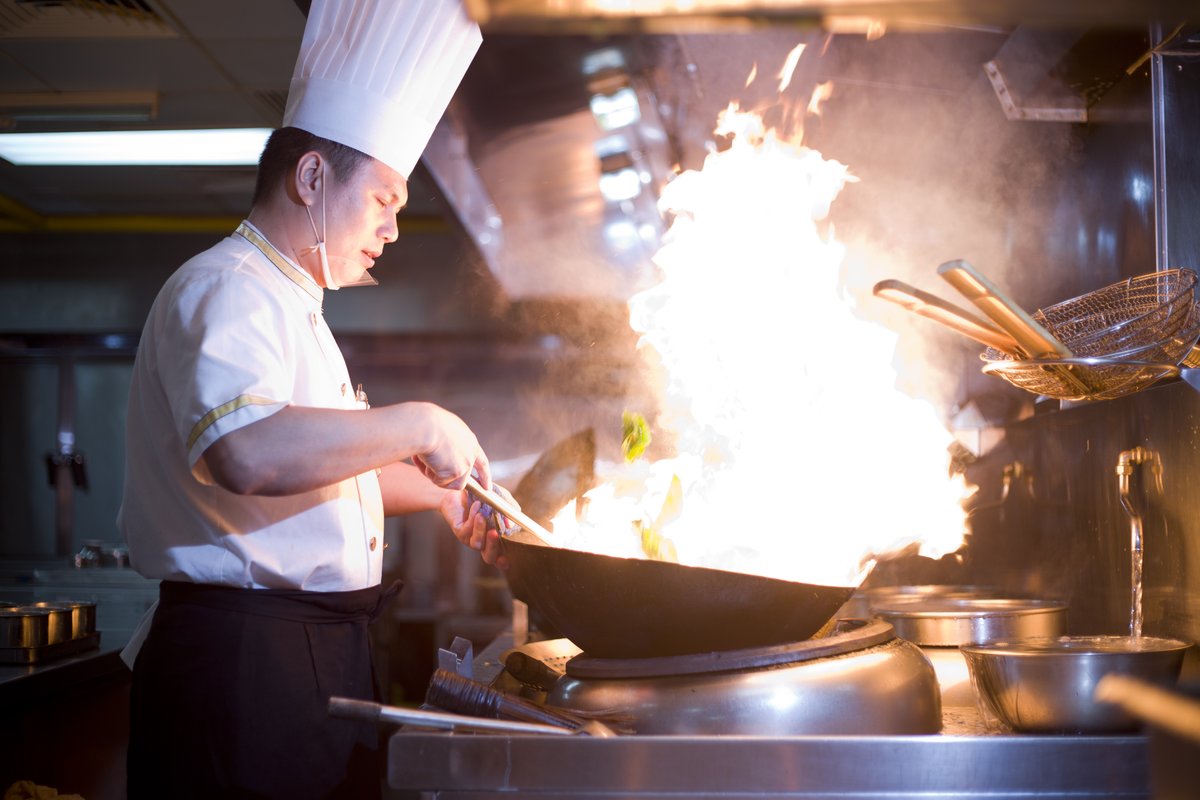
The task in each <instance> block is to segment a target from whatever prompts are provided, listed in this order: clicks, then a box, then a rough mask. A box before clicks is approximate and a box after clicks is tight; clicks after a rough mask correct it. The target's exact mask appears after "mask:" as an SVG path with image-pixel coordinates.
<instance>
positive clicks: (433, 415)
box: [412, 403, 492, 489]
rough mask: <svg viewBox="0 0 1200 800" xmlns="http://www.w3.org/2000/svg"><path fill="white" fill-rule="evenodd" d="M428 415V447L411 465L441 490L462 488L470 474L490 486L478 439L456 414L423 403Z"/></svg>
mask: <svg viewBox="0 0 1200 800" xmlns="http://www.w3.org/2000/svg"><path fill="white" fill-rule="evenodd" d="M421 406H422V410H423V411H424V412H425V414H426V415H427V422H426V424H427V430H428V435H427V437H426V438H427V441H428V442H429V444H427V445H426V446H425V447H424V448H423V449H422V451H421V452H420V453H418V454H415V455H413V457H412V460H413V464H415V465H416V467H417V469H419V470H421V472H422V473H424V475H425V477H426V478H428V479H429V480H431V481H433V482H434V483H435V484H437V485H438V486H441V487H442V488H444V489H461V488H462V487H463V486H464V485H465V484H466V480H467V476H468V475H470V474H471V473H472V472H474V473H475V475H476V476H477V477H478V480H479V482H480V484H482V485H483V486H484V488H490V487H491V485H492V478H491V469H490V467H489V466H488V460H487V456H486V455H485V454H484V452H483V448H482V447H480V446H479V440H478V439H476V438H475V434H474V433H472V432H471V429H470V428H468V427H467V424H466V423H465V422H463V421H462V420H461V419H459V418H458V417H457V416H456V415H454V414H452V413H450V412H449V411H447V410H446V409H444V408H441V407H440V406H437V405H434V404H433V403H422V404H421Z"/></svg>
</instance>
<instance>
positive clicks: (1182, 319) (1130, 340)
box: [980, 269, 1200, 400]
mask: <svg viewBox="0 0 1200 800" xmlns="http://www.w3.org/2000/svg"><path fill="white" fill-rule="evenodd" d="M1196 282H1197V281H1196V273H1195V272H1193V271H1192V270H1189V269H1173V270H1166V271H1163V272H1155V273H1150V274H1147V275H1141V276H1138V277H1136V278H1130V279H1128V280H1125V281H1121V282H1120V283H1114V284H1112V285H1110V286H1106V287H1104V288H1103V289H1097V290H1096V291H1094V292H1089V293H1088V294H1085V295H1081V296H1079V297H1076V298H1074V299H1072V300H1066V301H1064V302H1061V303H1057V304H1055V305H1053V306H1050V307H1048V308H1046V309H1043V310H1041V311H1038V312H1036V313H1034V314H1033V318H1034V319H1035V320H1037V321H1038V323H1040V324H1041V325H1043V326H1044V327H1046V328H1047V329H1048V330H1049V331H1050V332H1051V333H1052V334H1053V335H1054V336H1055V337H1056V338H1058V339H1059V340H1060V341H1062V342H1063V344H1065V345H1066V346H1067V348H1068V349H1069V350H1070V351H1071V353H1072V355H1073V356H1075V357H1074V358H1068V359H1048V358H1040V359H1028V360H1020V359H1017V358H1015V357H1013V356H1012V355H1011V354H1008V353H1004V352H1002V351H1000V350H997V349H995V348H991V347H989V348H988V349H987V350H985V351H984V353H983V354H982V355H981V356H980V357H981V358H982V359H983V360H984V361H986V362H988V363H987V365H986V366H984V368H983V371H984V372H985V373H987V374H989V375H997V376H998V377H1001V378H1004V379H1005V380H1007V381H1008V382H1009V383H1011V384H1013V385H1014V386H1017V387H1019V388H1021V389H1025V390H1027V391H1030V392H1033V393H1034V394H1040V395H1045V396H1047V397H1054V398H1058V399H1060V400H1111V399H1113V398H1115V397H1120V396H1122V395H1126V394H1131V393H1133V392H1136V391H1140V390H1141V389H1144V388H1146V387H1148V386H1150V385H1151V384H1153V383H1154V382H1156V381H1158V380H1160V379H1162V378H1165V377H1168V376H1172V375H1178V374H1179V368H1178V365H1179V364H1180V362H1182V361H1183V360H1184V359H1185V358H1186V357H1188V356H1189V354H1190V353H1191V351H1192V347H1193V346H1194V345H1195V344H1196V340H1197V338H1200V304H1197V303H1196V301H1195V298H1194V294H1195V292H1194V290H1195V286H1196Z"/></svg>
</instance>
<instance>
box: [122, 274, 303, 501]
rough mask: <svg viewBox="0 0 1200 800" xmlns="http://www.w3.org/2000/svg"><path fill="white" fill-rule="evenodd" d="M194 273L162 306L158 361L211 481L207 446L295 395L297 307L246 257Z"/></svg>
mask: <svg viewBox="0 0 1200 800" xmlns="http://www.w3.org/2000/svg"><path fill="white" fill-rule="evenodd" d="M193 272H194V274H188V275H186V276H185V277H184V278H183V280H182V281H181V282H180V285H179V286H178V287H177V291H176V293H175V294H174V301H173V302H172V303H171V304H170V305H169V306H168V307H167V308H164V309H161V311H162V312H163V314H162V317H161V319H160V325H159V326H158V327H157V329H156V330H155V335H156V336H158V337H159V338H158V341H157V342H156V345H157V347H156V350H157V355H158V358H157V364H156V367H157V371H158V373H159V375H160V376H161V380H162V387H163V390H164V391H165V392H166V394H167V401H168V404H169V406H170V408H171V414H172V416H173V418H174V422H175V431H176V434H177V435H178V436H179V437H180V441H181V442H182V443H183V445H184V448H185V449H186V451H187V454H188V463H189V464H190V466H191V468H192V472H193V474H194V475H195V476H196V477H197V478H198V479H199V480H201V481H202V482H204V483H212V477H211V476H210V475H209V474H208V470H207V468H206V467H205V466H204V463H203V461H201V460H200V456H202V455H203V454H204V451H205V450H207V449H208V448H209V447H210V446H211V445H212V444H213V442H215V441H216V440H217V439H219V438H221V437H222V436H224V435H225V434H227V433H229V432H231V431H234V430H237V429H238V428H241V427H244V426H245V425H249V424H250V423H252V422H255V421H257V420H260V419H263V418H265V417H267V416H270V415H271V414H273V413H275V412H276V411H278V410H279V409H281V408H283V407H284V406H286V405H287V404H288V403H289V402H290V400H291V397H292V394H293V391H294V387H295V384H296V380H295V369H296V367H295V364H296V360H295V358H294V357H293V356H294V351H295V341H294V336H295V333H294V330H295V322H294V321H293V320H291V319H290V318H291V317H293V316H296V315H297V312H296V311H295V309H289V308H287V307H286V306H285V303H284V302H283V300H282V299H281V298H280V297H279V296H278V295H277V294H273V293H272V291H271V288H272V287H270V286H269V285H267V284H266V282H265V281H264V280H263V278H262V276H261V275H260V274H256V273H255V271H254V270H251V269H246V268H245V265H244V264H242V265H240V266H239V264H238V263H237V262H235V263H233V264H226V265H224V268H220V269H197V270H194V271H193ZM289 323H291V324H289ZM132 422H133V421H132V420H131V423H132Z"/></svg>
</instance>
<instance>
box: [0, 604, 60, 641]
mask: <svg viewBox="0 0 1200 800" xmlns="http://www.w3.org/2000/svg"><path fill="white" fill-rule="evenodd" d="M49 641H50V612H49V611H48V610H46V609H41V608H27V607H21V608H14V609H8V610H3V611H0V647H2V648H13V647H22V648H28V647H42V646H43V645H46V644H48V643H49Z"/></svg>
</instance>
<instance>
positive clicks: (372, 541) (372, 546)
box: [367, 536, 376, 553]
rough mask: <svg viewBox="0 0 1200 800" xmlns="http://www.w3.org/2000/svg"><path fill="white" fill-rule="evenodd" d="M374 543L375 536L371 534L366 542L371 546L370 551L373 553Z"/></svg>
mask: <svg viewBox="0 0 1200 800" xmlns="http://www.w3.org/2000/svg"><path fill="white" fill-rule="evenodd" d="M375 544H376V542H375V537H374V536H372V537H371V541H369V542H367V546H368V547H370V548H371V552H372V553H374V552H375Z"/></svg>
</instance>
